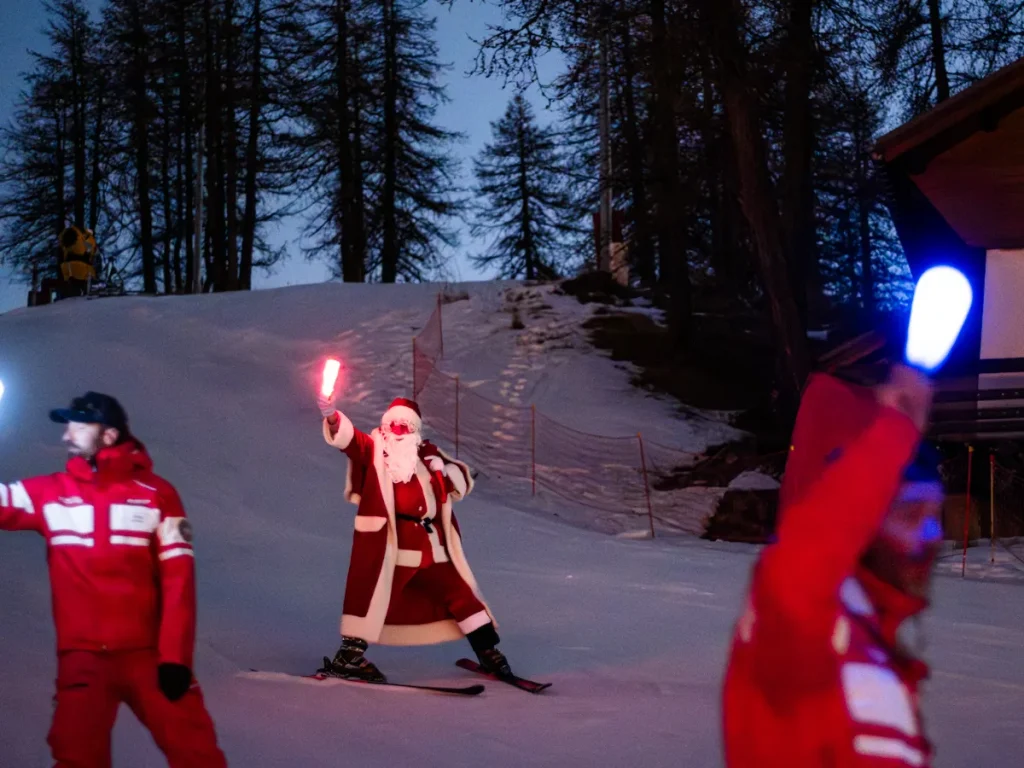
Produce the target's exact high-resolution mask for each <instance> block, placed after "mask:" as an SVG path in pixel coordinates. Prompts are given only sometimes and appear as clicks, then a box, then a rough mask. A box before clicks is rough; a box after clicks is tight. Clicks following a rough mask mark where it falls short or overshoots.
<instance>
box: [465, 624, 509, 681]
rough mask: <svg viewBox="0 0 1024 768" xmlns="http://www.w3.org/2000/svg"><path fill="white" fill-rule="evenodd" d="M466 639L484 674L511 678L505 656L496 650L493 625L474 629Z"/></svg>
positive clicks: (496, 634) (496, 643)
mask: <svg viewBox="0 0 1024 768" xmlns="http://www.w3.org/2000/svg"><path fill="white" fill-rule="evenodd" d="M466 639H467V640H469V644H470V645H471V646H473V651H474V652H475V653H476V657H477V658H478V659H479V660H480V666H481V667H482V668H483V670H484V671H485V672H489V673H490V674H492V675H497V676H498V677H511V676H512V668H511V667H510V666H509V664H508V659H506V658H505V654H503V653H502V652H501V651H499V650H498V648H497V645H498V642H499V639H498V633H497V631H495V629H494V624H491V623H488V624H484V625H483V626H482V627H480V629H474V630H473V631H472V632H470V633H469V634H468V635H466Z"/></svg>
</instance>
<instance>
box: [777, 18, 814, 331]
mask: <svg viewBox="0 0 1024 768" xmlns="http://www.w3.org/2000/svg"><path fill="white" fill-rule="evenodd" d="M814 5H815V0H790V2H789V21H788V24H787V27H788V29H787V35H786V38H787V39H786V47H785V50H786V52H787V54H786V88H785V108H784V115H783V173H782V184H781V186H782V189H781V190H780V193H781V198H782V238H783V240H782V242H783V251H784V253H785V255H786V263H787V264H788V266H789V283H790V290H791V291H792V294H793V301H794V302H795V303H796V309H797V313H798V314H799V317H800V324H801V326H803V327H805V328H806V327H807V316H808V304H809V297H810V296H811V295H812V291H813V289H812V286H815V285H817V268H816V267H817V265H816V260H815V254H814V245H815V221H814V176H813V174H814V169H813V167H812V164H811V160H812V157H813V154H814V142H815V137H814V122H813V114H812V111H811V82H812V80H813V78H814V55H815V54H814V30H813V26H812V24H813V12H814Z"/></svg>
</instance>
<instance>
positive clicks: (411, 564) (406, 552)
mask: <svg viewBox="0 0 1024 768" xmlns="http://www.w3.org/2000/svg"><path fill="white" fill-rule="evenodd" d="M422 564H423V553H422V552H420V551H419V550H418V549H400V550H398V561H397V562H396V563H395V565H397V566H399V567H404V568H419V567H420V566H421V565H422Z"/></svg>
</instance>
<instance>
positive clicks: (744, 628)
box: [723, 377, 931, 768]
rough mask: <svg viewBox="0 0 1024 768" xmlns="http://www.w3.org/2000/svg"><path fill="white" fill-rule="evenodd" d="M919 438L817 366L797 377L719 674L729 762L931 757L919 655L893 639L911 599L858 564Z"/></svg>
mask: <svg viewBox="0 0 1024 768" xmlns="http://www.w3.org/2000/svg"><path fill="white" fill-rule="evenodd" d="M808 399H810V400H811V401H814V400H816V399H817V400H818V402H819V403H827V404H829V405H830V406H831V407H827V408H823V409H818V410H817V412H816V409H815V408H814V407H813V406H812V407H808ZM822 417H824V418H825V419H829V418H831V419H832V420H833V421H827V420H826V421H824V422H822V421H821V419H822ZM858 422H861V423H862V424H858ZM844 432H845V433H846V434H845V435H844V434H843V433H844ZM919 437H920V436H919V434H918V431H917V429H916V428H915V426H914V425H913V424H912V423H911V421H910V420H909V419H908V418H906V417H905V416H903V415H902V414H900V413H898V412H896V411H894V410H891V409H888V408H881V407H880V406H877V404H875V402H874V399H873V396H871V395H870V394H869V393H867V392H861V393H858V392H856V391H855V389H854V388H850V387H848V386H847V385H845V384H842V383H840V382H838V381H836V380H834V379H829V378H827V377H815V379H814V380H812V382H811V384H810V385H809V387H808V390H807V394H805V398H804V404H803V405H802V406H801V414H800V416H798V418H797V425H796V429H795V430H794V437H793V449H792V450H793V453H792V454H791V456H790V460H789V465H788V466H787V470H786V472H787V476H788V475H790V474H791V473H792V475H793V476H792V477H787V478H786V480H789V481H790V482H789V483H787V482H786V481H785V480H784V483H783V489H782V490H783V493H782V499H781V505H782V506H781V518H780V522H779V526H778V531H777V534H778V536H777V541H776V543H774V544H771V545H770V546H768V547H766V548H765V550H764V552H763V553H762V555H761V557H760V559H759V561H758V563H757V565H756V566H755V568H754V573H753V580H752V585H751V588H750V592H749V595H748V598H747V604H746V607H745V611H744V613H743V615H742V617H741V618H740V620H739V621H738V622H737V626H736V631H735V636H734V640H733V645H732V653H731V658H730V661H729V667H728V671H727V673H726V680H725V686H724V701H723V714H724V737H725V757H726V765H727V766H728V768H783V767H784V768H904V767H905V766H913V768H926V767H927V766H929V765H930V763H931V748H930V745H929V743H928V741H927V739H926V738H925V734H924V728H923V724H922V721H921V715H920V709H919V705H918V683H919V682H920V681H921V680H922V679H923V678H924V677H925V676H926V675H927V668H926V667H925V666H924V665H923V664H922V663H921V662H919V661H917V660H916V659H913V658H911V657H910V656H909V655H908V654H906V653H905V652H903V651H902V650H901V649H900V648H899V646H898V644H897V642H896V631H897V628H898V627H899V625H900V623H901V622H902V621H903V620H904V619H905V618H907V617H908V616H909V615H911V614H913V613H916V612H918V611H920V610H921V609H923V608H924V601H920V600H916V599H913V598H910V597H908V596H906V595H904V594H903V593H901V592H898V591H897V590H896V589H894V588H892V587H890V586H888V585H886V584H883V583H882V582H880V581H878V580H877V579H876V578H874V577H873V576H872V575H871V574H870V573H868V572H867V571H865V570H863V569H861V568H859V567H858V562H859V559H860V556H861V554H862V553H863V552H864V550H865V549H866V548H867V546H868V545H869V544H870V542H871V540H872V539H873V538H874V536H875V535H876V533H877V531H878V529H879V527H880V525H881V522H882V520H883V518H884V516H885V514H886V512H887V511H888V508H889V506H890V505H891V503H892V501H893V499H894V498H895V495H896V492H897V490H898V488H899V485H900V482H901V476H902V473H903V470H904V468H905V467H906V465H907V464H908V463H909V462H910V460H911V459H912V457H913V455H914V452H915V449H916V447H917V443H918V440H919ZM830 440H831V441H833V442H831V443H829V441H830ZM836 440H838V441H839V442H838V444H837V443H836V442H835V441H836ZM830 445H831V449H830ZM835 449H839V451H841V453H839V455H838V458H836V457H835V455H836V453H837V452H838V451H836V450H835ZM801 452H803V454H804V455H803V456H800V455H798V454H799V453H801ZM808 454H809V455H810V458H809V459H808V460H805V461H801V459H802V458H807V455H808ZM828 454H831V456H828V458H826V456H827V455H828ZM830 459H834V460H830ZM794 465H795V466H794ZM800 485H803V486H804V487H803V488H800V487H798V486H800ZM787 486H788V487H787ZM787 492H788V493H787Z"/></svg>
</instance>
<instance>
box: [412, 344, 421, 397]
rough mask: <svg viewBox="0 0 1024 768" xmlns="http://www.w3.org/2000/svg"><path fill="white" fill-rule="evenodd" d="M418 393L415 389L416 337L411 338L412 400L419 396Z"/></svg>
mask: <svg viewBox="0 0 1024 768" xmlns="http://www.w3.org/2000/svg"><path fill="white" fill-rule="evenodd" d="M419 394H420V393H419V392H418V391H417V389H416V337H415V336H413V337H412V399H413V400H415V399H416V398H417V397H418V396H419Z"/></svg>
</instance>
